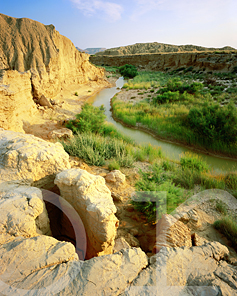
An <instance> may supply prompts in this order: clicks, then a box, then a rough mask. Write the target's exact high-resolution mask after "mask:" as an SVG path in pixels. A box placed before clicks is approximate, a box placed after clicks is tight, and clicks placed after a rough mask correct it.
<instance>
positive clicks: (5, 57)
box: [0, 14, 109, 132]
mask: <svg viewBox="0 0 237 296" xmlns="http://www.w3.org/2000/svg"><path fill="white" fill-rule="evenodd" d="M108 86H109V83H108V82H107V81H106V80H105V79H104V72H103V70H101V69H98V68H96V67H95V66H93V65H92V64H90V63H89V55H88V54H85V53H81V52H79V51H78V50H77V49H76V48H75V46H74V45H73V43H72V42H71V41H70V40H69V39H68V38H66V37H64V36H62V35H60V34H59V32H57V31H56V30H55V27H54V26H53V25H49V26H45V25H43V24H41V23H38V22H36V21H32V20H30V19H26V18H22V19H16V18H12V17H9V16H6V15H3V14H0V127H2V128H5V129H10V130H14V131H21V132H24V131H26V132H29V131H32V126H33V125H37V124H38V127H39V125H40V124H41V123H42V124H44V123H47V120H48V119H50V118H55V117H57V116H58V115H60V116H61V117H62V118H65V117H68V116H69V117H70V116H73V115H75V114H76V113H78V111H79V110H80V108H79V107H78V106H76V104H77V100H76V98H77V97H76V96H75V95H74V94H75V92H77V93H78V95H80V96H84V97H85V96H88V95H89V94H92V93H93V92H95V91H98V90H99V89H101V88H104V87H108ZM88 91H90V93H89V92H88ZM42 95H44V96H45V97H46V98H48V99H51V100H52V102H55V103H56V104H55V105H54V106H55V107H54V110H52V109H51V110H46V111H45V108H44V106H40V107H38V108H37V105H36V102H38V101H39V100H40V99H41V97H42ZM33 99H34V100H33ZM59 106H61V108H58V107H59ZM58 109H60V110H58ZM45 125H47V124H45ZM29 126H31V129H30V130H29ZM35 128H37V126H36V127H35Z"/></svg>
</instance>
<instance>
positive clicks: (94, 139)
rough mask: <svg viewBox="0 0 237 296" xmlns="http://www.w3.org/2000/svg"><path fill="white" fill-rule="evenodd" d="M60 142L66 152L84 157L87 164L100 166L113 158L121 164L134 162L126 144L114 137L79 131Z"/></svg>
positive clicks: (130, 164)
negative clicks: (67, 139) (79, 132)
mask: <svg viewBox="0 0 237 296" xmlns="http://www.w3.org/2000/svg"><path fill="white" fill-rule="evenodd" d="M61 143H62V145H63V147H64V149H65V151H66V152H68V153H69V154H70V155H72V156H77V157H79V158H82V159H84V160H85V161H86V162H87V163H88V164H92V165H97V166H102V165H104V164H105V161H106V160H109V159H115V160H116V161H117V162H118V163H119V164H120V165H121V166H127V167H130V166H132V164H133V162H134V158H133V157H132V155H129V153H128V151H127V144H125V143H124V141H122V140H118V139H116V138H109V137H103V136H100V135H95V134H92V133H81V134H77V135H75V136H74V138H72V139H70V140H69V141H66V142H63V141H62V142H61Z"/></svg>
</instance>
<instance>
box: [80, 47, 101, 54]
mask: <svg viewBox="0 0 237 296" xmlns="http://www.w3.org/2000/svg"><path fill="white" fill-rule="evenodd" d="M76 49H77V50H79V51H81V52H85V53H88V54H96V53H97V52H102V51H104V50H106V48H103V47H98V48H86V49H81V48H79V47H76Z"/></svg>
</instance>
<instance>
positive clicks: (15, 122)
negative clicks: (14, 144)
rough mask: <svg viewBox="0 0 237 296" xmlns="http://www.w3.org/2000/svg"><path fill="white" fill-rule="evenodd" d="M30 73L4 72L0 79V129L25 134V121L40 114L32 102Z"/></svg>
mask: <svg viewBox="0 0 237 296" xmlns="http://www.w3.org/2000/svg"><path fill="white" fill-rule="evenodd" d="M30 78H31V74H30V72H29V71H28V72H25V73H20V72H18V71H12V70H9V71H4V72H3V73H2V77H0V127H2V128H4V129H7V130H8V129H12V128H13V130H14V131H16V132H24V130H23V120H24V121H25V120H27V117H29V116H34V115H35V114H37V113H38V110H37V108H36V105H35V103H34V101H33V100H32V93H31V91H32V88H31V80H30Z"/></svg>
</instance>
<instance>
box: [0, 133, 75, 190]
mask: <svg viewBox="0 0 237 296" xmlns="http://www.w3.org/2000/svg"><path fill="white" fill-rule="evenodd" d="M70 167H71V166H70V163H69V155H68V154H67V153H66V152H65V151H64V149H63V146H62V145H61V144H60V143H55V144H53V143H49V142H46V141H44V140H42V139H39V138H37V137H34V136H32V135H27V134H22V133H18V132H12V131H5V130H3V129H0V179H1V181H12V182H13V181H18V182H24V183H27V184H33V182H38V186H39V185H43V183H46V182H49V180H50V179H51V178H54V177H55V174H57V173H59V172H61V171H63V170H65V169H68V168H70Z"/></svg>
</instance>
